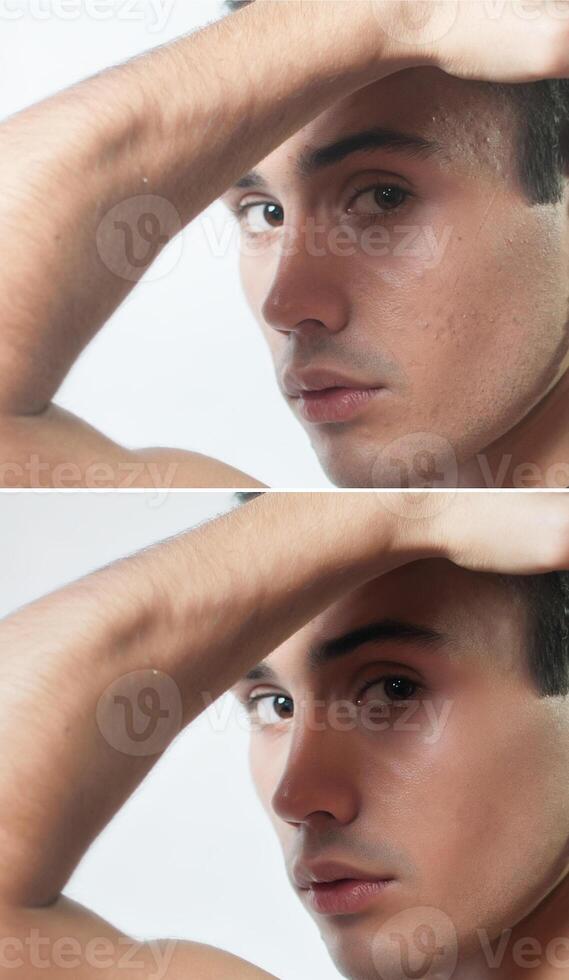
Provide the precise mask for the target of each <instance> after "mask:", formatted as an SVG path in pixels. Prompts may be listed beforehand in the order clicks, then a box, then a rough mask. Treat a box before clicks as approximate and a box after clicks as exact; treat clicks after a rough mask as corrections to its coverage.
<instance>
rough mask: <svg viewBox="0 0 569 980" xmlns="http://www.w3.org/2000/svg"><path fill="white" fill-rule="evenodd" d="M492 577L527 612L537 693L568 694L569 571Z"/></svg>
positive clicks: (244, 495) (246, 496)
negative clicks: (508, 590)
mask: <svg viewBox="0 0 569 980" xmlns="http://www.w3.org/2000/svg"><path fill="white" fill-rule="evenodd" d="M265 492H267V491H263V490H261V491H251V492H241V493H236V494H235V497H236V499H237V502H238V503H240V504H246V503H248V502H249V501H250V500H255V498H256V497H260V496H262V495H263V494H264V493H265ZM488 574H492V573H488ZM494 577H495V578H498V579H500V580H501V582H502V583H503V584H505V585H506V586H507V587H509V589H510V591H511V596H512V602H513V603H515V602H516V601H519V602H520V603H521V604H522V606H525V608H526V610H527V612H528V614H529V617H528V618H529V626H528V646H527V652H528V658H529V665H530V670H531V674H532V677H533V680H534V683H535V687H536V689H537V691H538V693H539V695H540V696H541V697H559V696H565V695H567V694H569V571H559V572H546V573H545V574H542V575H495V576H494Z"/></svg>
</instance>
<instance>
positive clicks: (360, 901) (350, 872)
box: [293, 862, 394, 915]
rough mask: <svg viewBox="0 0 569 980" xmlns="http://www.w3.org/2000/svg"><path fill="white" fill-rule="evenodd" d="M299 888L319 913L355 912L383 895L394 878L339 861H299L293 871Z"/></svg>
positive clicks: (347, 913)
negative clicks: (373, 873)
mask: <svg viewBox="0 0 569 980" xmlns="http://www.w3.org/2000/svg"><path fill="white" fill-rule="evenodd" d="M293 879H294V882H295V885H296V887H297V889H298V890H299V891H300V892H301V894H302V896H303V897H304V898H305V899H306V901H307V903H308V904H309V905H310V906H311V908H312V909H313V910H314V911H315V912H317V913H319V914H320V915H353V914H355V913H356V912H360V911H362V910H363V909H364V908H366V907H367V906H368V905H370V904H371V902H373V901H374V900H375V899H377V897H378V896H379V895H381V894H382V893H383V892H384V891H385V889H387V888H388V886H389V885H390V884H392V883H393V881H394V878H392V877H390V876H388V875H386V876H385V877H381V876H370V875H369V874H366V873H365V872H364V871H361V870H359V869H357V868H354V867H350V866H349V865H346V864H338V863H336V862H318V863H314V864H297V865H296V866H295V868H294V871H293Z"/></svg>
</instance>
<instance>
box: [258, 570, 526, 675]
mask: <svg viewBox="0 0 569 980" xmlns="http://www.w3.org/2000/svg"><path fill="white" fill-rule="evenodd" d="M383 620H387V621H393V622H402V623H409V624H411V625H416V626H420V627H424V628H426V629H430V630H432V631H433V632H435V633H441V634H443V636H444V637H445V642H444V655H445V656H448V657H450V658H461V659H463V658H465V657H472V658H477V659H480V661H481V662H488V660H489V657H495V656H496V657H498V658H499V661H500V670H503V669H504V668H507V669H510V668H511V667H513V666H514V665H515V664H516V663H519V662H520V650H521V649H525V638H526V635H527V629H528V613H527V610H526V607H525V605H524V604H523V602H522V600H521V598H520V596H519V594H518V593H517V591H514V590H513V589H512V588H511V586H509V585H508V584H507V583H506V582H505V581H503V580H502V579H500V578H499V577H498V576H494V575H484V574H479V573H475V572H469V571H466V570H465V569H462V568H459V567H457V566H456V565H453V564H452V563H451V562H448V561H445V560H443V559H429V560H423V561H419V562H414V563H413V564H409V565H405V566H404V567H402V568H399V569H396V570H395V571H393V572H390V573H388V574H387V575H383V576H382V577H381V578H379V579H375V580H374V581H372V582H369V583H368V584H367V585H365V586H363V587H361V588H359V589H357V590H355V591H353V592H352V593H350V594H349V595H347V596H345V597H344V598H343V599H342V600H340V601H339V602H337V603H335V604H334V605H332V606H330V607H329V608H328V609H327V610H325V611H324V612H323V613H322V614H321V615H320V616H317V617H316V618H315V619H313V620H312V621H311V622H310V623H308V624H307V625H306V626H305V627H304V628H303V629H302V630H300V631H299V632H298V633H296V634H295V635H294V636H293V637H291V638H290V639H289V640H287V641H286V643H284V644H282V646H280V647H279V648H278V649H277V650H275V651H273V653H271V655H270V656H269V657H267V658H266V660H265V663H266V664H267V665H269V666H270V667H272V668H273V669H274V670H276V671H278V672H280V673H283V672H286V671H289V670H294V671H295V672H296V671H297V670H304V669H306V667H307V654H308V652H309V651H311V650H314V649H316V648H318V647H320V646H321V645H322V644H325V643H327V642H329V641H330V640H333V639H335V638H337V637H342V636H344V635H346V634H349V633H350V632H352V631H354V630H356V629H358V628H359V627H361V626H363V625H367V624H369V623H375V622H381V621H383ZM396 643H397V646H398V648H399V649H401V648H402V647H401V642H400V641H396ZM405 646H406V648H408V649H409V650H412V649H413V646H414V644H413V642H412V641H410V643H409V644H405ZM424 649H425V648H424V645H422V644H417V645H416V650H417V655H421V652H422V651H423V650H424Z"/></svg>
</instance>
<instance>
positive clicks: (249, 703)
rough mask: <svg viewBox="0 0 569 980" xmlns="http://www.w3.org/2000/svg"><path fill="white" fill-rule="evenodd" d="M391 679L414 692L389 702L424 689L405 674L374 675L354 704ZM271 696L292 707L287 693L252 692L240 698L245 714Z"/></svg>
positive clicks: (393, 701) (406, 699) (399, 700)
mask: <svg viewBox="0 0 569 980" xmlns="http://www.w3.org/2000/svg"><path fill="white" fill-rule="evenodd" d="M392 680H404V681H407V682H408V683H409V684H412V685H413V687H414V693H413V694H412V695H411V698H401V699H397V698H393V699H389V704H397V703H401V702H402V701H409V700H412V699H413V698H414V697H417V695H419V694H421V693H422V692H423V691H424V687H423V685H422V684H420V683H419V681H416V680H414V678H412V677H407V675H406V674H382V676H381V677H376V678H374V679H373V680H370V681H367V683H366V684H364V686H363V688H362V689H361V691H360V693H359V694H358V695H357V697H356V704H357V703H358V702H359V700H360V699H361V698H362V697H363V696H364V694H365V693H366V691H368V690H369V689H370V688H371V687H375V685H376V684H383V683H386V682H387V681H392ZM271 698H275V699H276V698H286V699H288V700H290V701H292V703H293V708H294V701H293V699H292V698H290V697H289V695H288V694H283V693H282V692H279V693H277V692H267V693H266V694H253V695H249V697H246V698H244V699H243V700H242V704H243V707H244V708H245V710H246V711H247V714H248V715H252V714H253V712H254V711H255V708H256V706H257V705H258V704H259V703H260V702H261V701H269V700H270V699H271ZM285 720H286V719H285ZM269 727H274V725H271V726H269Z"/></svg>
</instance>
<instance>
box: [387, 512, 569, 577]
mask: <svg viewBox="0 0 569 980" xmlns="http://www.w3.org/2000/svg"><path fill="white" fill-rule="evenodd" d="M408 496H409V498H416V501H417V502H416V504H415V509H414V514H413V519H414V520H415V521H416V522H418V524H419V527H418V528H416V529H413V528H412V520H413V519H411V518H410V517H407V518H406V519H405V518H402V519H400V521H401V520H403V525H401V523H400V529H401V530H400V536H402V538H403V539H404V537H405V534H407V535H410V536H411V538H412V539H416V540H421V541H422V542H423V545H424V547H425V549H426V552H427V553H428V554H431V555H438V556H439V557H443V558H448V559H449V560H450V561H453V562H454V563H455V564H457V565H461V566H463V567H464V568H468V569H471V570H473V571H482V572H498V573H502V574H512V575H533V574H541V573H542V572H552V571H561V570H565V569H569V494H567V493H547V492H546V493H539V492H538V493H531V494H524V493H507V492H506V493H445V494H442V495H441V494H426V495H420V494H410V495H408ZM421 498H422V499H421ZM408 506H411V504H410V503H409V504H408Z"/></svg>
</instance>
